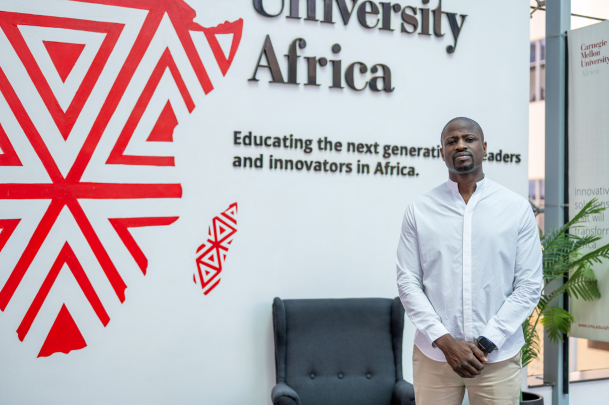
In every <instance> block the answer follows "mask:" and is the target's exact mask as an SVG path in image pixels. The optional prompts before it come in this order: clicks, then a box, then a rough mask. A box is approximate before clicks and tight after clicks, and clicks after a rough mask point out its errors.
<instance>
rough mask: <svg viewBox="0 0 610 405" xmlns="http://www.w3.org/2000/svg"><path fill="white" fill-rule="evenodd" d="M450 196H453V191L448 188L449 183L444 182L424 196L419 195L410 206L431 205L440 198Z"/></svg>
mask: <svg viewBox="0 0 610 405" xmlns="http://www.w3.org/2000/svg"><path fill="white" fill-rule="evenodd" d="M449 194H451V190H449V187H447V182H444V183H441V184H439V185H438V186H436V187H434V188H433V189H432V190H428V191H427V192H425V193H424V194H420V195H418V196H417V197H415V198H414V199H413V200H412V201H411V203H410V204H409V205H420V204H429V203H431V202H433V201H435V200H437V199H439V198H445V197H447V195H449Z"/></svg>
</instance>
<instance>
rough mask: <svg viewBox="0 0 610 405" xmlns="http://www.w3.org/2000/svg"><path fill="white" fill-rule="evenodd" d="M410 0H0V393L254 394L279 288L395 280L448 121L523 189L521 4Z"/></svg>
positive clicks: (22, 397) (51, 399) (268, 356)
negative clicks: (476, 127) (479, 132)
mask: <svg viewBox="0 0 610 405" xmlns="http://www.w3.org/2000/svg"><path fill="white" fill-rule="evenodd" d="M418 1H421V0H408V1H407V0H405V1H402V0H399V1H398V2H393V3H391V4H390V3H388V2H373V1H355V0H333V1H330V0H326V1H324V0H318V1H313V0H310V1H306V0H301V1H300V2H299V1H295V0H284V1H282V0H262V1H259V0H256V1H252V0H239V1H237V0H236V1H224V2H223V1H211V0H188V1H183V0H165V1H153V0H150V1H148V0H142V1H140V0H87V1H84V0H83V1H68V0H29V1H22V0H5V1H2V2H0V358H1V359H2V362H1V364H2V365H1V366H0V368H1V370H2V371H3V374H2V378H1V379H0V403H2V404H4V403H7V404H13V403H16V404H21V403H45V404H50V405H52V404H64V403H82V404H98V403H99V404H107V403H118V404H122V403H127V402H129V403H134V404H140V403H141V404H150V403H174V402H179V403H192V402H202V403H211V404H225V403H239V402H244V403H256V404H259V403H260V404H264V403H267V402H268V400H269V390H270V389H271V387H272V385H274V383H275V376H274V367H273V351H272V344H273V343H272V335H271V328H272V326H271V302H272V300H273V298H274V297H276V296H280V297H282V298H322V297H324V298H329V297H331V298H332V297H379V296H385V297H394V296H396V295H397V291H396V282H395V249H396V245H397V240H398V235H399V231H400V224H401V218H402V214H403V212H404V209H405V207H406V205H407V204H408V202H409V201H410V200H411V199H413V198H415V197H416V196H417V195H419V194H421V193H424V192H426V191H427V190H429V189H431V188H433V187H435V186H436V185H438V184H440V183H443V182H445V181H446V176H447V174H446V168H445V166H444V163H443V161H442V159H441V158H440V145H439V141H440V132H441V130H442V128H443V126H444V125H445V123H446V122H447V121H448V120H450V119H451V118H454V117H456V116H468V117H471V118H473V119H475V120H477V121H478V122H479V123H480V124H481V126H482V128H483V130H484V131H485V140H486V141H487V142H488V150H489V153H488V156H487V159H486V161H485V173H486V175H487V176H489V178H492V179H493V180H495V181H498V182H499V183H501V184H503V185H505V186H507V187H509V188H511V189H513V190H515V191H517V192H519V193H521V194H522V195H524V196H525V195H526V192H527V177H526V176H527V167H526V163H525V162H527V144H528V142H527V128H528V123H527V109H528V104H527V99H528V98H527V94H528V88H529V87H528V77H529V76H528V73H527V68H526V67H523V66H527V58H528V47H527V43H528V39H527V36H528V28H527V27H528V24H529V19H528V9H527V4H520V3H517V2H488V3H485V7H482V6H481V4H480V3H479V2H474V1H459V2H458V1H455V0H453V1H449V0H444V1H442V3H441V2H440V1H438V0H431V1H428V0H423V1H421V2H420V3H417V2H418ZM498 15H502V16H503V18H502V19H497V18H495V17H496V16H498ZM498 44H502V46H501V47H500V46H498ZM524 44H525V45H524ZM482 55H485V56H484V57H482ZM238 207H239V215H238ZM238 221H239V226H238ZM413 332H414V329H413V327H412V326H411V325H410V324H408V323H407V329H406V333H405V347H408V345H410V343H409V342H410V340H411V339H412V335H413ZM409 358H410V354H409V350H405V360H408V359H409ZM404 367H405V375H406V377H407V379H410V376H411V371H410V361H405V362H404ZM235 381H238V382H239V383H238V384H235ZM228 387H230V389H228Z"/></svg>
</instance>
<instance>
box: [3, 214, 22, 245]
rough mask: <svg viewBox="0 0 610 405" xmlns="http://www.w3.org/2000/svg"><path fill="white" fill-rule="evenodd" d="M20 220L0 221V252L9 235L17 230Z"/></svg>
mask: <svg viewBox="0 0 610 405" xmlns="http://www.w3.org/2000/svg"><path fill="white" fill-rule="evenodd" d="M19 221H21V219H0V252H1V251H2V248H4V245H6V242H8V238H10V237H11V234H12V233H13V231H14V230H15V228H17V225H18V224H19Z"/></svg>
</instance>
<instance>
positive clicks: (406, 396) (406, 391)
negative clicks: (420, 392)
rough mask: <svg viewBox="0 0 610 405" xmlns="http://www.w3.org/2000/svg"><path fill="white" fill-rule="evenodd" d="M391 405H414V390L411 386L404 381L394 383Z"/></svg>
mask: <svg viewBox="0 0 610 405" xmlns="http://www.w3.org/2000/svg"><path fill="white" fill-rule="evenodd" d="M392 405H415V390H414V389H413V384H410V383H408V382H406V381H405V380H398V381H396V385H394V392H393V393H392Z"/></svg>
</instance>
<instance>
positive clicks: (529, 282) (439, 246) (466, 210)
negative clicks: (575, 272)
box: [396, 178, 542, 363]
mask: <svg viewBox="0 0 610 405" xmlns="http://www.w3.org/2000/svg"><path fill="white" fill-rule="evenodd" d="M396 268H397V273H398V274H397V278H398V290H399V292H400V299H401V300H402V304H403V306H404V307H405V311H406V313H407V315H408V317H409V319H410V320H411V322H413V324H414V325H415V326H416V327H417V332H416V334H415V345H417V347H418V348H419V349H420V350H421V351H422V352H423V353H424V354H425V355H426V356H428V357H429V358H431V359H433V360H436V361H446V360H445V356H444V354H443V352H442V351H441V350H440V349H439V348H438V347H436V345H435V344H434V341H435V340H436V339H438V338H439V337H441V336H443V335H445V334H447V333H450V334H451V335H452V336H453V337H454V338H455V339H457V340H464V341H467V342H472V341H474V340H475V339H477V338H478V337H479V336H485V337H486V338H487V339H489V340H491V341H492V342H493V343H494V344H495V345H496V346H497V347H498V350H495V351H494V352H492V353H491V354H490V355H489V357H488V359H489V362H490V363H494V362H499V361H503V360H506V359H509V358H511V357H513V356H515V355H516V354H517V353H518V352H519V350H521V346H523V343H524V339H523V331H522V329H521V324H522V323H523V321H525V319H526V318H527V317H528V316H529V315H530V314H531V313H532V311H533V310H534V308H535V307H536V305H537V304H538V300H539V299H540V292H541V289H542V248H541V245H540V237H539V234H538V227H537V226H536V221H535V220H534V214H533V212H532V209H531V207H530V204H529V203H528V202H527V200H525V198H523V197H521V196H520V195H518V194H516V193H514V192H512V191H510V190H508V189H507V188H505V187H502V186H500V185H499V184H497V183H494V182H493V181H491V180H489V179H486V178H484V179H483V180H481V181H479V182H478V183H477V188H476V191H475V192H474V194H473V195H472V196H471V197H470V200H469V201H468V204H466V203H465V202H464V199H463V198H462V196H461V195H460V192H459V190H458V185H457V183H455V182H453V181H451V180H449V181H447V183H446V184H442V185H440V186H439V187H436V188H435V189H433V190H431V191H430V192H428V193H426V194H424V195H422V196H420V197H418V198H416V199H415V200H414V201H412V202H411V203H410V204H409V206H408V207H407V211H406V213H405V216H404V219H403V224H402V232H401V236H400V241H399V244H398V253H397V258H396Z"/></svg>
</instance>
